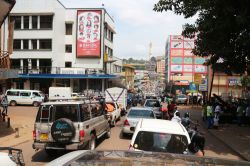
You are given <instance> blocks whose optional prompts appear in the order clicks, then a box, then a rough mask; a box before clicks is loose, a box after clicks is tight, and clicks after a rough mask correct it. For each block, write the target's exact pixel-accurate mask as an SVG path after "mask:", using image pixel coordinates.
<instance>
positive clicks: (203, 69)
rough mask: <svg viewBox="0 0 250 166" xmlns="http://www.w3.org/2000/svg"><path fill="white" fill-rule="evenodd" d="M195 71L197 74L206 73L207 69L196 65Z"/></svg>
mask: <svg viewBox="0 0 250 166" xmlns="http://www.w3.org/2000/svg"><path fill="white" fill-rule="evenodd" d="M194 71H195V72H197V73H205V72H206V67H205V66H202V65H195V66H194Z"/></svg>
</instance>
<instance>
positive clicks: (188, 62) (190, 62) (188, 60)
mask: <svg viewBox="0 0 250 166" xmlns="http://www.w3.org/2000/svg"><path fill="white" fill-rule="evenodd" d="M192 63H193V58H184V64H192Z"/></svg>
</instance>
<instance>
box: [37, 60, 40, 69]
mask: <svg viewBox="0 0 250 166" xmlns="http://www.w3.org/2000/svg"><path fill="white" fill-rule="evenodd" d="M39 62H40V61H39V59H37V60H36V68H37V70H39V65H40V64H39Z"/></svg>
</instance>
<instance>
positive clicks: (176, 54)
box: [171, 49, 183, 56]
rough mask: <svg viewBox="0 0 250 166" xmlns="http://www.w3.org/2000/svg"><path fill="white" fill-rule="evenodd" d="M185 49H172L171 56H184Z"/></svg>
mask: <svg viewBox="0 0 250 166" xmlns="http://www.w3.org/2000/svg"><path fill="white" fill-rule="evenodd" d="M182 54H183V50H182V49H178V50H171V56H182Z"/></svg>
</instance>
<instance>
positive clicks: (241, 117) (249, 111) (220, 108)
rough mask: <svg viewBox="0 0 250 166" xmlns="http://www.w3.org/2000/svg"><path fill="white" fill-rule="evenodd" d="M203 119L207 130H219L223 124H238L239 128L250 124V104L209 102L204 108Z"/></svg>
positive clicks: (241, 102)
mask: <svg viewBox="0 0 250 166" xmlns="http://www.w3.org/2000/svg"><path fill="white" fill-rule="evenodd" d="M202 119H203V120H204V121H207V128H208V129H211V128H218V127H219V124H221V123H237V124H238V125H239V126H242V125H243V124H245V125H249V124H250V103H249V104H247V103H244V102H243V101H239V102H238V103H234V105H223V104H220V103H219V102H207V103H205V104H204V105H203V106H202Z"/></svg>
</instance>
